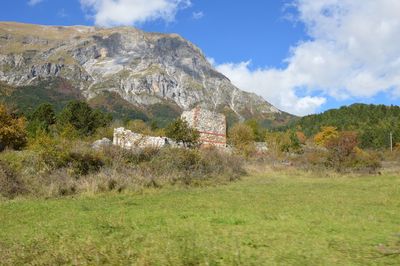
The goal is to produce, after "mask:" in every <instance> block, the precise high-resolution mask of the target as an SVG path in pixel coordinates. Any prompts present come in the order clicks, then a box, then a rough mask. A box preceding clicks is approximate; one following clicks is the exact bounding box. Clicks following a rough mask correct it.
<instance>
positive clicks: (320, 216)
mask: <svg viewBox="0 0 400 266" xmlns="http://www.w3.org/2000/svg"><path fill="white" fill-rule="evenodd" d="M0 229H1V230H0V264H5V265H7V264H10V265H16V264H18V265H22V264H27V263H30V264H35V265H37V264H48V265H57V264H83V265H85V264H91V265H94V264H103V263H104V264H113V265H127V264H138V265H198V264H200V265H271V264H284V265H333V264H336V265H355V264H356V265H380V264H382V265H383V264H385V265H388V264H392V265H399V264H400V176H394V175H392V176H390V175H382V176H368V177H322V176H312V175H311V174H305V173H304V174H301V175H299V174H298V173H296V172H294V173H288V172H286V173H284V172H275V173H266V174H257V175H253V176H249V177H245V178H243V179H242V180H240V181H237V182H234V183H231V184H228V185H221V186H216V187H203V188H177V187H175V188H164V189H160V190H145V191H144V192H143V193H142V194H110V193H109V194H103V195H96V196H90V195H85V196H79V197H76V198H61V199H50V200H44V199H43V200H32V199H31V200H28V199H20V200H13V201H3V202H0Z"/></svg>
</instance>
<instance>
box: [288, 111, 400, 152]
mask: <svg viewBox="0 0 400 266" xmlns="http://www.w3.org/2000/svg"><path fill="white" fill-rule="evenodd" d="M323 126H335V127H337V128H338V129H339V130H351V131H356V132H358V134H359V140H360V146H361V147H364V148H385V147H388V146H389V145H390V137H389V135H390V132H392V133H393V143H399V142H400V107H399V106H386V105H372V104H370V105H367V104H353V105H350V106H343V107H341V108H339V109H332V110H328V111H326V112H324V113H321V114H316V115H309V116H305V117H303V118H301V119H300V120H298V121H296V122H295V123H294V124H293V125H292V127H295V128H299V129H301V131H303V132H304V133H305V134H306V135H307V136H312V135H314V134H316V133H317V132H318V131H320V129H321V127H323Z"/></svg>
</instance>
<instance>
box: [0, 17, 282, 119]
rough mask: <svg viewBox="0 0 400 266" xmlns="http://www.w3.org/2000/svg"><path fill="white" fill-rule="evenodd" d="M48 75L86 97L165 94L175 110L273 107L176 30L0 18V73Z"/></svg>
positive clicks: (13, 80) (150, 98) (151, 100)
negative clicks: (243, 87)
mask: <svg viewBox="0 0 400 266" xmlns="http://www.w3.org/2000/svg"><path fill="white" fill-rule="evenodd" d="M49 77H61V78H64V79H66V80H69V81H70V82H71V83H72V84H73V86H75V87H77V88H79V89H80V90H81V92H82V94H83V95H84V96H85V97H86V98H87V99H91V98H94V97H96V96H97V95H99V94H101V93H102V92H104V91H110V92H113V93H117V94H119V95H120V96H121V97H122V98H123V99H125V100H127V101H129V102H130V103H132V104H135V105H137V106H147V105H151V104H156V103H162V102H165V101H168V102H173V103H175V104H176V105H178V106H179V107H180V108H181V109H182V110H188V109H191V108H192V107H194V106H196V105H200V106H202V107H205V108H207V109H210V110H215V111H221V110H223V109H224V108H228V109H230V110H231V111H233V112H234V113H235V114H236V115H237V116H238V117H252V116H254V115H258V116H265V117H271V116H273V115H276V114H280V113H281V112H280V111H279V110H278V109H276V108H275V107H274V106H272V105H271V104H269V103H268V102H266V101H265V100H264V99H263V98H261V97H259V96H257V95H255V94H253V93H247V92H243V91H241V90H240V89H238V88H237V87H235V86H234V85H232V83H231V82H230V81H229V79H228V78H226V77H225V76H224V75H222V74H221V73H219V72H217V71H216V70H215V69H214V68H213V66H212V65H211V64H210V63H209V62H208V61H207V60H206V58H205V56H204V55H203V54H202V52H201V51H200V49H199V48H197V47H196V46H195V45H193V44H192V43H190V42H189V41H187V40H185V39H183V38H182V37H180V36H178V35H176V34H158V33H146V32H143V31H140V30H137V29H135V28H132V27H119V28H110V29H104V28H96V27H83V26H74V27H49V26H38V25H29V24H18V23H6V22H3V23H0V81H3V82H6V83H8V84H11V85H18V86H21V85H27V84H32V83H35V82H37V80H41V79H46V78H49Z"/></svg>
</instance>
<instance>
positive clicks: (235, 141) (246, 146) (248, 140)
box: [228, 123, 255, 156]
mask: <svg viewBox="0 0 400 266" xmlns="http://www.w3.org/2000/svg"><path fill="white" fill-rule="evenodd" d="M228 136H229V139H228V140H229V143H230V144H232V145H233V146H234V147H235V150H236V151H237V152H239V153H241V154H243V155H245V156H249V155H251V154H252V153H254V152H255V144H254V140H255V136H254V132H253V129H252V128H251V127H250V126H248V125H246V124H241V123H238V124H235V125H234V126H233V127H232V128H231V129H230V130H229V134H228Z"/></svg>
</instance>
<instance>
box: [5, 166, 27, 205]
mask: <svg viewBox="0 0 400 266" xmlns="http://www.w3.org/2000/svg"><path fill="white" fill-rule="evenodd" d="M25 192H26V189H25V186H24V183H23V181H22V180H21V179H20V178H19V176H18V174H17V173H16V172H15V170H13V169H12V168H11V167H10V166H9V165H7V164H6V163H5V162H3V161H0V194H1V195H2V196H3V197H6V198H14V197H15V196H17V195H20V194H23V193H25Z"/></svg>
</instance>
